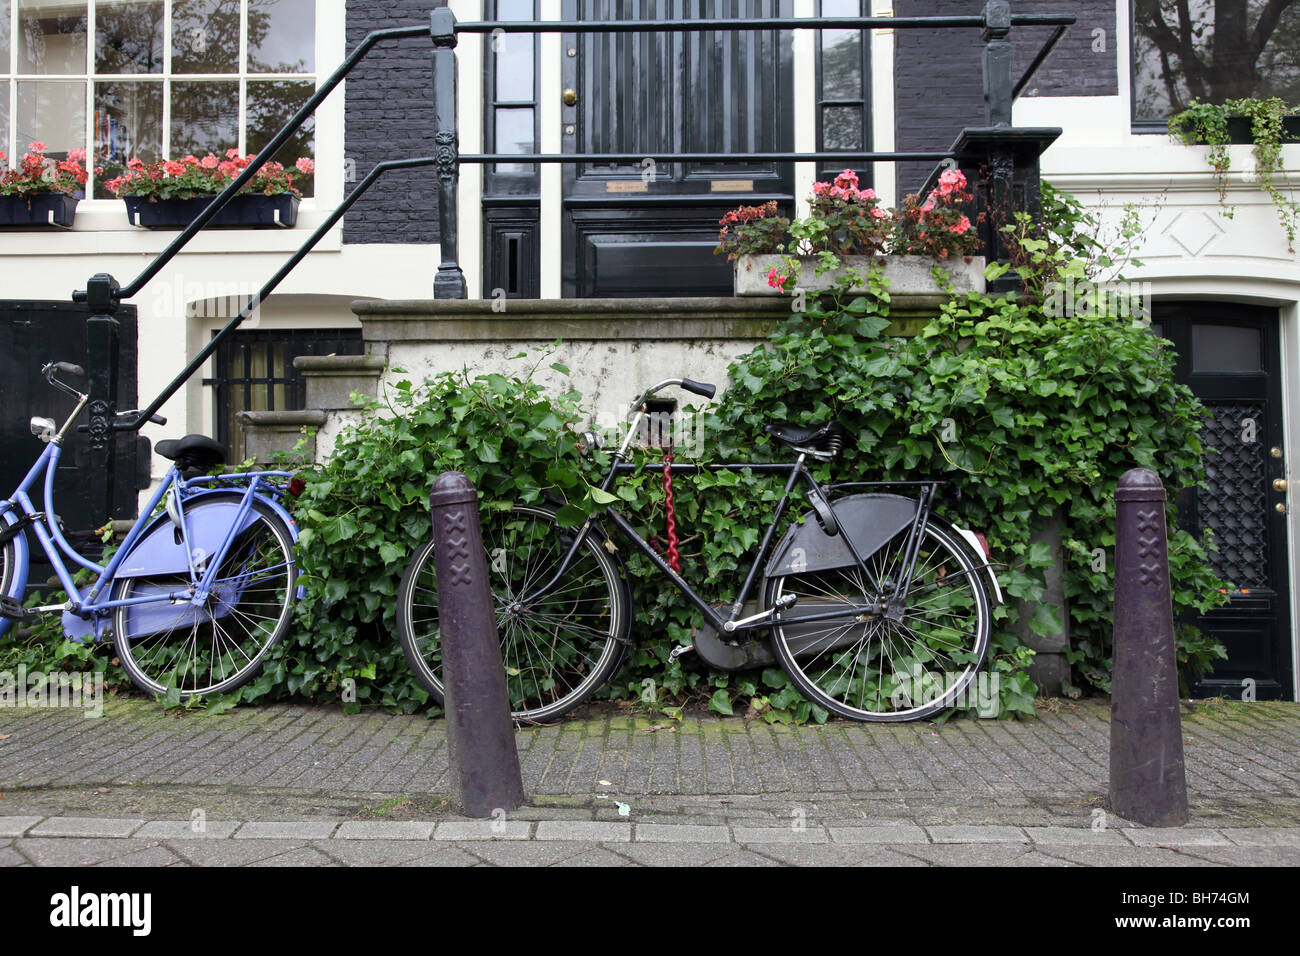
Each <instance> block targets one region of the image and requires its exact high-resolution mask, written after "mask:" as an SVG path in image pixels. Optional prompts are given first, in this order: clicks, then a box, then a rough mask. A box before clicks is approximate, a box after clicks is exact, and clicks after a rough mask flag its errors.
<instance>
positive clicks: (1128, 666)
mask: <svg viewBox="0 0 1300 956" xmlns="http://www.w3.org/2000/svg"><path fill="white" fill-rule="evenodd" d="M1115 512H1116V514H1115V612H1114V613H1115V640H1114V661H1113V666H1112V674H1111V711H1110V807H1111V810H1112V811H1113V812H1114V813H1117V814H1119V815H1120V816H1121V817H1123V818H1125V819H1127V820H1133V821H1135V822H1137V823H1141V824H1143V825H1145V826H1152V827H1176V826H1182V825H1183V824H1184V823H1186V822H1187V776H1186V772H1185V770H1184V767H1183V728H1182V720H1181V718H1180V716H1179V711H1178V663H1177V657H1176V654H1175V650H1174V611H1173V598H1172V596H1171V594H1170V590H1169V555H1168V551H1167V545H1166V541H1165V489H1164V486H1163V485H1161V483H1160V479H1159V477H1157V475H1156V474H1155V473H1154V472H1152V471H1149V470H1147V469H1146V468H1134V469H1133V470H1132V471H1128V472H1125V473H1124V475H1123V476H1122V477H1121V478H1120V480H1119V485H1118V487H1117V488H1116V490H1115Z"/></svg>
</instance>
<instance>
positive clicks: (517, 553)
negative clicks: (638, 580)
mask: <svg viewBox="0 0 1300 956" xmlns="http://www.w3.org/2000/svg"><path fill="white" fill-rule="evenodd" d="M482 528H483V549H484V551H485V552H486V558H487V566H488V579H489V581H491V584H492V597H493V602H494V605H495V608H496V622H497V633H498V635H499V637H500V639H501V660H502V664H503V666H504V667H505V671H506V692H507V694H508V696H509V698H510V710H511V715H512V716H513V717H514V718H515V719H516V720H519V721H532V722H538V723H540V722H543V721H547V720H554V719H555V718H556V717H559V716H561V715H562V714H565V713H567V712H568V711H570V710H572V709H573V708H574V707H576V706H578V705H579V704H581V703H582V702H583V701H584V700H586V699H587V698H588V697H590V696H591V695H592V694H593V693H595V691H596V690H597V689H598V688H599V687H600V686H601V685H602V684H604V683H605V681H607V680H608V679H609V678H610V677H612V676H613V674H614V672H615V671H616V670H617V669H618V666H619V664H620V663H622V661H623V655H624V649H625V647H626V642H627V635H628V633H629V631H630V629H631V623H632V620H631V618H632V615H631V597H630V596H629V595H628V592H627V584H626V582H625V581H624V579H623V576H622V574H621V573H620V569H619V567H618V564H617V563H616V562H615V561H614V559H613V558H612V557H611V556H610V553H609V552H608V551H607V550H606V549H605V547H604V541H605V536H604V535H603V534H602V533H600V532H598V531H596V530H595V529H594V527H593V529H592V530H591V531H589V532H588V534H587V536H586V537H585V538H584V539H583V542H582V544H581V546H580V547H579V548H578V551H577V553H576V554H575V555H574V557H573V561H572V562H571V563H570V564H569V567H568V568H567V569H566V570H565V572H564V574H563V576H562V577H561V578H560V579H559V580H558V581H555V582H554V583H553V584H552V586H551V587H549V588H548V589H547V590H546V592H545V593H544V594H542V595H541V596H540V597H538V598H536V599H535V600H533V601H531V602H530V603H529V604H528V605H527V606H524V605H522V604H520V599H521V598H523V597H527V596H529V595H530V594H532V593H533V592H536V591H538V590H539V589H541V588H543V587H545V586H546V585H547V584H548V583H551V580H552V578H554V577H555V575H556V572H557V571H558V570H559V568H560V564H561V562H562V561H563V559H564V557H565V555H566V554H568V552H569V549H570V547H571V545H572V544H573V541H574V537H575V536H576V535H577V533H578V529H577V528H563V527H561V526H560V525H559V524H557V523H556V520H555V510H554V509H553V508H550V507H546V506H542V505H516V506H515V507H514V508H513V509H512V510H510V511H495V512H491V513H489V514H485V515H484V516H483V519H482ZM397 627H398V633H399V635H400V637H401V641H402V652H403V653H404V654H405V655H406V659H407V661H408V662H409V663H410V665H411V670H412V671H413V672H414V674H415V676H416V679H417V680H419V682H420V684H421V686H423V687H424V689H425V690H427V691H428V692H429V694H430V695H432V696H433V697H434V698H435V699H436V700H437V701H438V702H439V703H440V704H441V703H442V702H443V685H442V642H441V631H440V628H439V624H438V581H437V574H436V571H435V568H434V549H433V542H432V541H429V542H427V543H426V544H424V545H422V546H421V547H420V548H419V550H417V551H416V553H415V557H414V558H413V559H412V561H411V564H410V565H409V566H408V567H407V569H406V573H405V574H404V575H403V576H402V585H401V588H400V590H399V591H398V605H397Z"/></svg>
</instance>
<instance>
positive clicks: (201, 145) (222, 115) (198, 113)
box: [171, 80, 239, 159]
mask: <svg viewBox="0 0 1300 956" xmlns="http://www.w3.org/2000/svg"><path fill="white" fill-rule="evenodd" d="M171 134H172V147H171V155H172V158H173V159H176V158H180V157H183V156H185V154H186V153H193V154H194V155H195V156H198V157H200V158H202V157H203V156H204V155H206V154H207V153H214V154H216V155H217V156H218V157H222V155H223V154H224V153H225V151H226V150H227V149H234V148H237V147H238V146H239V84H238V83H237V82H235V81H229V82H227V81H224V80H198V81H194V82H178V83H173V84H172V122H171Z"/></svg>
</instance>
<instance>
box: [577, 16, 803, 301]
mask: <svg viewBox="0 0 1300 956" xmlns="http://www.w3.org/2000/svg"><path fill="white" fill-rule="evenodd" d="M790 15H791V4H790V0H565V4H564V16H565V19H566V20H573V21H589V20H670V19H671V20H677V19H681V20H685V19H738V20H752V19H759V18H769V17H777V16H783V17H788V16H790ZM790 75H791V71H790V33H789V32H779V31H771V30H769V31H765V32H761V33H749V32H736V33H730V32H725V33H713V32H710V33H619V34H581V35H578V34H565V35H564V88H565V103H564V106H563V107H562V110H561V119H562V122H563V124H564V130H563V141H564V152H566V153H579V152H580V153H629V154H632V155H640V154H649V153H656V152H658V153H667V152H712V153H731V152H740V153H745V152H774V151H790V150H792V149H793V132H792V129H793V127H792V125H791V109H790V104H791V102H792V92H791V90H792V85H791V80H790ZM563 169H564V216H563V223H564V233H563V235H564V252H563V260H564V266H563V268H564V274H563V283H562V284H563V294H564V295H565V296H580V297H590V296H624V297H626V296H683V295H730V294H731V288H732V282H731V271H730V268H729V266H728V263H727V262H726V260H725V259H724V258H723V257H722V256H714V255H713V249H714V247H715V246H716V245H717V235H718V220H719V219H720V218H721V217H722V215H723V214H724V213H725V212H726V211H727V210H729V209H733V208H735V207H736V206H738V205H742V204H744V205H754V204H758V203H763V202H766V201H768V200H770V199H775V200H777V201H778V203H780V204H781V206H782V208H783V211H784V212H785V213H786V214H789V212H790V208H791V206H792V204H793V189H794V183H793V170H792V168H791V166H790V164H778V163H771V162H750V163H744V164H741V165H733V164H719V163H651V162H649V161H645V160H643V161H639V162H635V163H623V164H617V163H581V164H570V163H566V164H564V167H563Z"/></svg>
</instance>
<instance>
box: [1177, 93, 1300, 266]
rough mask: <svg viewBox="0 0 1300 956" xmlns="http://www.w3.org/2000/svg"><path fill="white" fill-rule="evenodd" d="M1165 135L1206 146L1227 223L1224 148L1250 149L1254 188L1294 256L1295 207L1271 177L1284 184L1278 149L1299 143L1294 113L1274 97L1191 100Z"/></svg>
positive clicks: (1299, 118) (1228, 164)
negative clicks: (1269, 205) (1265, 195)
mask: <svg viewBox="0 0 1300 956" xmlns="http://www.w3.org/2000/svg"><path fill="white" fill-rule="evenodd" d="M1169 134H1170V135H1171V136H1172V137H1174V138H1175V139H1176V140H1178V141H1179V142H1181V143H1183V144H1185V145H1189V146H1209V147H1210V152H1209V156H1208V157H1207V159H1208V161H1209V164H1210V168H1211V169H1213V170H1214V178H1215V184H1216V185H1217V186H1218V189H1219V205H1220V207H1221V208H1222V212H1223V215H1224V216H1226V217H1227V218H1229V219H1231V218H1232V214H1233V210H1232V208H1231V207H1229V206H1228V205H1227V196H1228V172H1229V170H1230V169H1231V168H1232V157H1231V155H1230V154H1229V152H1228V146H1229V145H1231V144H1233V143H1251V144H1253V149H1252V150H1251V152H1252V153H1253V155H1254V157H1255V176H1256V178H1257V179H1258V181H1259V188H1260V189H1262V190H1264V192H1266V193H1268V195H1269V198H1270V199H1272V200H1273V205H1274V206H1275V207H1276V208H1277V212H1278V221H1279V222H1280V223H1281V225H1282V229H1283V230H1284V231H1285V232H1286V241H1287V249H1288V251H1291V252H1294V251H1295V237H1296V226H1297V222H1298V221H1300V205H1297V203H1296V201H1295V200H1294V199H1292V198H1291V197H1290V196H1288V195H1286V194H1284V193H1283V192H1282V190H1280V189H1279V188H1278V186H1277V182H1276V177H1281V178H1282V179H1283V180H1285V179H1286V170H1285V167H1284V165H1283V163H1282V145H1283V144H1284V143H1296V142H1300V112H1297V110H1296V109H1295V108H1293V107H1289V106H1287V105H1286V103H1285V102H1284V101H1283V100H1282V99H1281V98H1279V97H1276V96H1271V97H1268V98H1267V99H1262V100H1258V99H1251V98H1246V99H1238V100H1225V101H1224V102H1223V103H1202V102H1200V101H1198V100H1193V101H1192V105H1191V106H1189V107H1188V108H1187V109H1185V110H1183V111H1182V112H1181V113H1176V114H1174V115H1173V116H1171V117H1170V118H1169Z"/></svg>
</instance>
